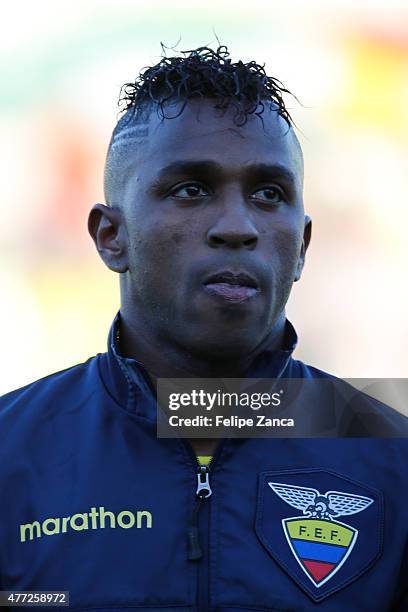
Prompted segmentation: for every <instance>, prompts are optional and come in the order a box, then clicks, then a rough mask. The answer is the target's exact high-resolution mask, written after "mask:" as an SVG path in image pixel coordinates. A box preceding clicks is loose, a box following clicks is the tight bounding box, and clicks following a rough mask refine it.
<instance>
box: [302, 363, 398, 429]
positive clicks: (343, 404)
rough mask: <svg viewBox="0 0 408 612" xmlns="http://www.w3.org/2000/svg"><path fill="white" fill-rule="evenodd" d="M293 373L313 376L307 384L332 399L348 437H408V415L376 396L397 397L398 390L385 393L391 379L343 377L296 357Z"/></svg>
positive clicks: (321, 395)
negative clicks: (298, 359)
mask: <svg viewBox="0 0 408 612" xmlns="http://www.w3.org/2000/svg"><path fill="white" fill-rule="evenodd" d="M291 375H292V377H293V378H296V377H298V378H302V379H310V380H311V382H310V383H306V384H309V385H310V388H311V390H313V395H314V397H316V396H317V397H324V398H325V400H327V398H328V397H330V398H331V400H332V402H333V405H334V406H335V410H336V417H337V422H338V424H339V425H340V431H341V432H343V431H347V434H346V435H347V436H350V437H379V438H388V437H391V438H408V418H407V417H406V416H405V415H404V414H402V413H401V412H399V411H398V410H395V409H394V408H392V407H391V406H389V405H388V404H387V403H384V402H383V401H380V400H379V399H377V397H375V396H376V395H378V396H381V397H384V395H385V396H387V395H388V396H389V397H390V400H391V396H392V397H395V393H392V394H391V393H390V392H388V393H386V386H387V385H386V383H388V382H389V381H388V380H384V381H383V380H382V379H376V380H374V379H372V380H371V379H370V380H369V379H367V380H362V379H355V380H354V379H341V378H339V377H337V376H334V375H333V374H329V373H328V372H325V371H323V370H320V369H318V368H316V367H314V366H311V365H308V364H305V363H303V362H301V361H297V360H293V364H292V370H291ZM340 435H343V433H341V434H340Z"/></svg>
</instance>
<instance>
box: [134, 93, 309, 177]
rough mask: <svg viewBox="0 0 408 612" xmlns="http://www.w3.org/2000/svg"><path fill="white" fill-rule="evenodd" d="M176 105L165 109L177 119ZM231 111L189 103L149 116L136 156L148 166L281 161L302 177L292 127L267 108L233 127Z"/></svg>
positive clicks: (209, 104)
mask: <svg viewBox="0 0 408 612" xmlns="http://www.w3.org/2000/svg"><path fill="white" fill-rule="evenodd" d="M179 110H180V107H179V106H177V105H174V106H172V107H170V108H168V109H167V115H168V116H170V117H173V116H174V115H177V113H178V112H179ZM234 112H235V111H234V109H232V108H229V109H227V111H220V110H219V109H216V108H215V107H214V101H212V100H200V101H190V102H189V103H188V104H187V105H186V107H185V108H184V110H183V111H182V112H181V114H180V115H179V116H178V117H174V118H171V119H170V118H166V119H164V120H163V119H160V118H159V117H158V116H157V113H156V112H152V113H151V114H150V116H149V120H148V124H147V125H146V128H147V130H148V136H147V138H146V140H144V142H143V146H142V147H141V150H140V152H141V153H142V155H141V159H140V161H141V162H145V164H146V165H147V166H148V167H149V168H150V169H153V168H158V166H160V165H162V164H167V163H170V162H171V161H174V160H183V161H195V160H199V159H212V160H213V161H214V162H216V163H218V164H220V165H222V166H225V167H226V168H227V167H231V169H233V168H235V167H236V166H243V165H246V164H257V163H260V164H261V163H271V164H276V163H280V164H282V165H285V166H287V167H288V169H290V170H292V171H293V172H294V173H295V174H296V175H299V178H300V179H301V175H302V172H303V168H302V155H301V151H300V146H299V143H298V141H297V138H296V136H295V134H294V131H293V129H292V128H290V129H289V128H288V125H287V123H286V122H285V120H284V119H283V118H282V117H280V116H279V115H278V114H277V113H276V112H275V111H273V110H272V111H271V110H270V109H268V108H266V107H265V110H264V112H263V114H262V120H263V121H261V119H260V118H259V117H258V116H255V115H250V116H249V117H248V121H247V123H246V124H245V125H243V126H240V127H239V126H237V125H235V123H234Z"/></svg>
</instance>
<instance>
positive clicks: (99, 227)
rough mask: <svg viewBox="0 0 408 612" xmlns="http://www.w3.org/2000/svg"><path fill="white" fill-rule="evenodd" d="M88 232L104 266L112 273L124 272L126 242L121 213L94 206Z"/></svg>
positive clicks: (105, 207) (126, 260) (107, 207)
mask: <svg viewBox="0 0 408 612" xmlns="http://www.w3.org/2000/svg"><path fill="white" fill-rule="evenodd" d="M88 231H89V233H90V234H91V236H92V239H93V241H94V243H95V246H96V249H97V251H98V253H99V255H100V257H101V259H102V260H103V262H104V263H105V265H106V266H107V267H108V268H109V269H110V270H112V271H113V272H126V271H127V270H128V258H127V240H126V228H125V226H124V223H123V218H122V213H121V211H120V210H119V209H118V208H111V207H110V206H105V205H104V204H95V205H94V206H93V207H92V209H91V212H90V213H89V218H88Z"/></svg>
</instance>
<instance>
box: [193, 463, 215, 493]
mask: <svg viewBox="0 0 408 612" xmlns="http://www.w3.org/2000/svg"><path fill="white" fill-rule="evenodd" d="M211 494H212V490H211V487H210V470H209V469H208V466H207V465H200V468H199V471H198V474H197V491H196V495H197V497H199V498H200V499H207V497H210V495H211Z"/></svg>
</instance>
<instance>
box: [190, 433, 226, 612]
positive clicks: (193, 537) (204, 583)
mask: <svg viewBox="0 0 408 612" xmlns="http://www.w3.org/2000/svg"><path fill="white" fill-rule="evenodd" d="M183 442H184V444H185V446H186V447H187V450H188V452H189V454H190V456H191V458H192V459H193V460H194V464H195V472H196V478H197V480H196V482H197V486H196V489H195V503H194V507H193V511H192V513H191V517H190V521H189V525H188V560H189V561H192V562H197V561H200V560H201V563H198V565H197V570H198V572H197V579H198V591H197V605H198V608H197V609H198V610H200V611H201V612H208V610H209V609H210V607H209V605H210V604H209V602H210V554H209V550H210V546H209V541H210V504H209V502H210V501H211V496H212V494H213V492H212V489H211V482H210V474H211V470H212V469H213V467H214V465H215V463H216V462H217V461H218V458H219V456H220V454H221V451H222V448H223V446H224V443H225V439H222V440H220V443H219V445H218V447H217V449H216V451H215V453H214V455H213V457H212V459H211V460H210V462H209V463H208V465H201V464H200V463H199V461H198V459H197V456H196V454H195V452H194V450H193V447H192V446H191V444H190V442H189V441H188V440H186V439H184V440H183ZM200 514H201V515H203V516H202V523H204V524H205V533H202V534H201V538H203V537H205V538H206V540H204V542H205V547H204V550H203V547H202V545H201V544H202V542H203V540H202V539H201V538H200V532H199V526H198V525H199V515H200ZM204 542H203V543H204ZM205 553H206V554H205ZM203 557H204V559H203Z"/></svg>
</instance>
